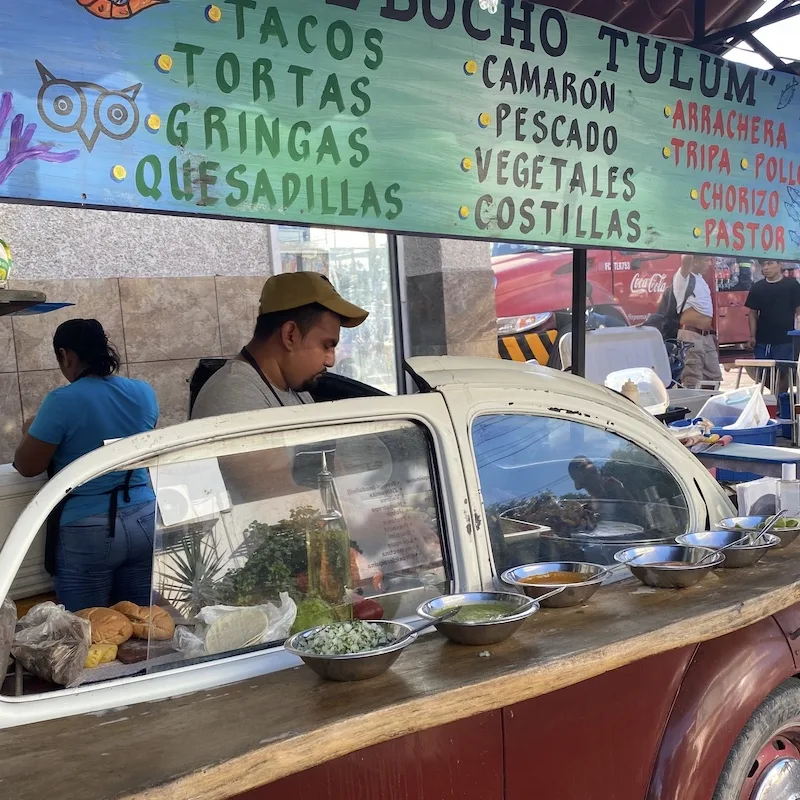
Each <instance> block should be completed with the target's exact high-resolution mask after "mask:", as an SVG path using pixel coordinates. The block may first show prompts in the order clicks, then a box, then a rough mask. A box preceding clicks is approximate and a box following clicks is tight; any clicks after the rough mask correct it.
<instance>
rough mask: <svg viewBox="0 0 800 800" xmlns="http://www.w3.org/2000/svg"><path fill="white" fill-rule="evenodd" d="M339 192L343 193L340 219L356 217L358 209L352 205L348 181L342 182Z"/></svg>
mask: <svg viewBox="0 0 800 800" xmlns="http://www.w3.org/2000/svg"><path fill="white" fill-rule="evenodd" d="M339 191H340V192H341V200H342V202H341V204H340V205H341V208H340V209H339V216H340V217H354V216H355V215H356V214H358V208H353V207H352V206H351V205H350V185H349V184H348V182H347V181H346V180H344V181H342V182H341V184H340V185H339Z"/></svg>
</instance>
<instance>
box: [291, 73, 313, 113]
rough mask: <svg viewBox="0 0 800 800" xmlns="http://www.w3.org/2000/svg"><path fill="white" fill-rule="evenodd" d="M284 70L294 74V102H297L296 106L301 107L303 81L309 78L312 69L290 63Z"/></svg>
mask: <svg viewBox="0 0 800 800" xmlns="http://www.w3.org/2000/svg"><path fill="white" fill-rule="evenodd" d="M286 71H287V72H288V73H289V74H290V75H294V93H295V103H296V104H297V107H298V108H302V106H303V102H304V91H303V88H304V84H303V81H304V80H305V79H306V78H310V77H311V76H312V75H313V74H314V70H313V69H308V67H298V66H297V65H295V64H292V65H291V66H290V67H289V68H288V69H287V70H286Z"/></svg>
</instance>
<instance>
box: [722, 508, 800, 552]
mask: <svg viewBox="0 0 800 800" xmlns="http://www.w3.org/2000/svg"><path fill="white" fill-rule="evenodd" d="M772 516H773V515H772V514H767V516H765V517H730V518H728V519H721V520H720V521H719V522H718V523H717V526H716V527H717V528H719V529H720V530H722V531H736V532H737V533H738V534H739V535H740V536H744V535H745V534H746V533H753V532H757V531H760V530H761V529H762V528H763V527H764V525H765V524H766V523H767V522H769V520H771V519H772ZM770 533H774V534H775V536H777V537H778V538H779V539H780V540H781V543H780V544H779V545H778V546H777V547H776V549H777V550H780V549H781V548H783V547H788V546H789V545H790V544H791V543H792V542H793V541H794V540H795V539H796V538H797V537H798V536H800V528H772V530H770Z"/></svg>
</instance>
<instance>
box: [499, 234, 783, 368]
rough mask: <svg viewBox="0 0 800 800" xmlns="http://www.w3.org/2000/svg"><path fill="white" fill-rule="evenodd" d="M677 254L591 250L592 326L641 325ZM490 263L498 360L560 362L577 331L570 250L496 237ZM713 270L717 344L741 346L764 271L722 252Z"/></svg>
mask: <svg viewBox="0 0 800 800" xmlns="http://www.w3.org/2000/svg"><path fill="white" fill-rule="evenodd" d="M680 259H681V256H680V255H678V254H675V253H648V252H641V251H631V250H589V252H588V279H589V281H588V285H587V300H586V305H587V327H588V328H589V329H592V328H598V327H608V326H611V325H640V324H641V323H643V322H644V321H645V320H646V319H647V317H648V316H649V315H650V314H653V313H655V311H656V309H657V307H658V303H659V300H660V299H661V295H662V294H663V293H664V291H665V290H666V289H667V287H669V286H671V285H672V277H673V275H674V274H675V272H676V271H677V270H678V268H679V267H680ZM492 268H493V270H494V275H495V303H496V306H497V317H498V320H497V333H498V349H499V351H500V356H501V358H505V359H510V360H512V361H530V360H535V361H538V362H539V363H540V364H550V365H551V366H556V367H560V365H561V362H560V358H558V355H557V353H558V351H557V347H556V345H557V342H558V338H559V337H560V336H561V335H563V334H564V333H566V332H567V331H569V330H571V329H572V313H571V310H570V307H571V304H572V251H571V250H569V249H567V248H562V247H547V246H541V245H528V244H508V243H501V242H497V243H494V244H493V245H492ZM715 272H716V275H714V276H707V277H706V279H707V280H709V278H710V279H711V280H710V284H711V292H712V299H713V302H714V322H715V325H714V327H715V328H716V329H717V331H718V332H719V342H720V345H725V346H731V347H738V348H740V349H741V348H743V347H744V346H745V343H746V342H747V339H748V336H749V329H748V324H747V312H746V309H745V306H744V303H745V300H746V299H747V292H748V290H749V289H750V286H751V285H752V282H753V281H754V280H757V279H758V278H759V277H760V273H759V272H758V271H757V267H756V265H755V264H754V263H751V262H749V261H737V260H736V259H733V258H718V259H717V264H716V270H715ZM793 272H794V270H793V269H791V270H790V273H789V274H790V275H791V274H792V273H793Z"/></svg>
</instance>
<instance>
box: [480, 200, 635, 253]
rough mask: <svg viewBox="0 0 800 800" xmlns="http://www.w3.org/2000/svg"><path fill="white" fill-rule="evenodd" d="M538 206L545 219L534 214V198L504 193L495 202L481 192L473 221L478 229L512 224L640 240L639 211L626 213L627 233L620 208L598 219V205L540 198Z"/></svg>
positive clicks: (526, 229) (527, 230) (529, 230)
mask: <svg viewBox="0 0 800 800" xmlns="http://www.w3.org/2000/svg"><path fill="white" fill-rule="evenodd" d="M538 208H539V209H541V211H542V212H543V216H544V219H542V216H541V215H540V216H539V217H537V216H536V215H535V213H534V212H535V210H536V209H537V202H536V200H534V199H533V198H532V197H526V198H525V199H524V200H523V201H522V202H521V203H519V205H518V204H517V201H516V200H515V199H514V198H513V197H503V198H501V199H500V200H498V201H497V203H496V204H495V199H494V197H493V196H492V195H490V194H484V195H482V196H481V197H479V198H478V201H477V203H475V225H476V226H477V228H478V229H479V230H482V231H486V230H490V229H496V230H500V231H508V230H511V229H512V228H516V230H517V231H518V232H519V233H520V234H522V235H523V236H527V235H528V234H534V235H535V234H544V235H546V236H550V235H551V234H552V235H557V236H560V238H562V239H573V240H574V239H595V240H604V239H606V240H608V239H617V240H618V241H622V239H623V237H624V238H625V239H626V240H627V241H628V243H629V244H634V243H636V242H638V241H639V239H640V237H641V235H642V229H641V225H640V224H639V221H640V218H641V215H640V213H639V212H638V211H629V212H628V213H627V215H626V216H625V225H626V227H627V234H626V233H625V231H624V230H623V217H622V214H621V213H620V211H619V209H616V208H615V209H612V211H611V213H610V214H609V215H608V219H607V220H606V221H603V220H601V215H600V209H599V208H598V207H597V206H591V207H587V206H583V205H577V206H573V205H571V204H569V203H567V204H563V203H559V202H557V201H555V200H542V201H540V202H539V204H538Z"/></svg>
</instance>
